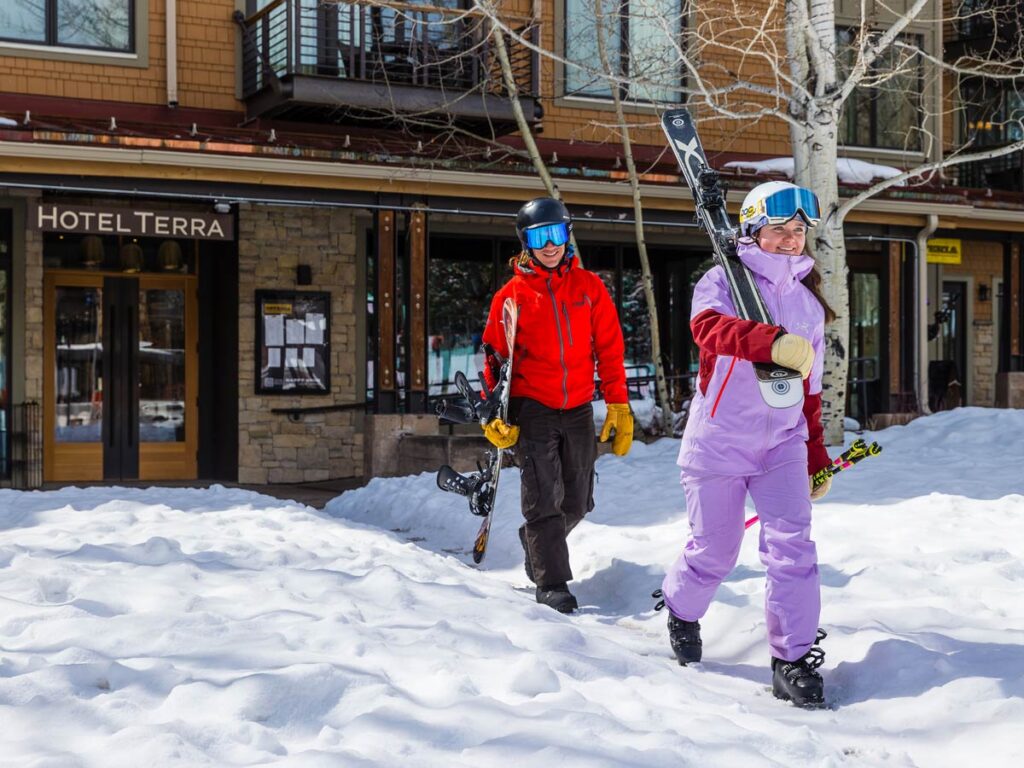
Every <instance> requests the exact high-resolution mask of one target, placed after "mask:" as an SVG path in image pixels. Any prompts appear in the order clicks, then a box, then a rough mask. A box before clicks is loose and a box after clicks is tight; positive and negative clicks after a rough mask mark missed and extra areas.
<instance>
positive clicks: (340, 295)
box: [238, 204, 365, 484]
mask: <svg viewBox="0 0 1024 768" xmlns="http://www.w3.org/2000/svg"><path fill="white" fill-rule="evenodd" d="M238 229H239V231H238V258H239V318H238V322H239V328H238V347H239V361H238V363H239V366H238V369H239V374H238V378H239V381H238V384H239V414H238V422H239V451H238V480H239V482H242V483H254V484H263V483H302V482H312V481H322V480H331V479H336V478H350V477H361V476H362V475H363V455H364V453H363V422H364V417H363V414H362V413H360V412H358V411H330V412H326V413H316V414H309V415H304V416H302V417H300V419H299V420H298V421H295V422H293V421H290V420H289V419H288V417H287V416H286V415H285V414H275V413H271V409H273V408H288V407H311V406H326V405H338V404H342V403H347V402H348V403H351V402H359V401H362V400H363V398H364V396H365V393H364V392H357V391H356V381H357V376H356V370H355V369H356V363H357V361H358V360H359V359H360V358H359V355H358V344H359V342H360V339H359V338H358V335H357V333H356V319H355V311H356V307H355V297H356V294H357V286H356V258H357V255H356V235H355V216H354V214H353V212H352V211H350V210H347V209H337V208H299V207H285V206H264V205H254V204H243V205H241V206H239V212H238ZM299 264H308V265H309V266H310V267H311V268H312V272H313V288H312V290H316V291H328V292H330V294H331V352H330V357H331V360H330V365H331V392H330V393H329V394H328V395H322V396H319V395H291V396H289V395H284V396H282V395H257V394H256V392H255V383H256V370H255V367H256V360H255V354H256V350H255V336H256V328H255V321H256V317H255V314H256V308H255V292H256V291H257V290H260V289H269V290H303V289H302V288H299V287H297V286H296V284H295V280H296V275H295V273H296V267H297V266H298V265H299ZM307 290H308V289H307ZM360 311H362V308H360Z"/></svg>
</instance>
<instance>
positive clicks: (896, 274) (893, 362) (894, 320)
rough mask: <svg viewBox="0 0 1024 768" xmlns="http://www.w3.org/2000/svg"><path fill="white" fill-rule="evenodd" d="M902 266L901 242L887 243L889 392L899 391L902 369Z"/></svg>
mask: <svg viewBox="0 0 1024 768" xmlns="http://www.w3.org/2000/svg"><path fill="white" fill-rule="evenodd" d="M902 267H903V244H902V243H889V393H890V395H892V394H894V393H896V392H900V391H901V390H902V389H903V387H902V383H903V382H902V376H901V374H902V370H901V366H900V352H901V347H902V342H903V337H902V334H901V333H900V330H901V329H900V296H901V291H900V287H901V286H900V275H901V274H902Z"/></svg>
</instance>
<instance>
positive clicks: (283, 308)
mask: <svg viewBox="0 0 1024 768" xmlns="http://www.w3.org/2000/svg"><path fill="white" fill-rule="evenodd" d="M291 313H292V305H291V304H264V305H263V314H264V315H290V314H291Z"/></svg>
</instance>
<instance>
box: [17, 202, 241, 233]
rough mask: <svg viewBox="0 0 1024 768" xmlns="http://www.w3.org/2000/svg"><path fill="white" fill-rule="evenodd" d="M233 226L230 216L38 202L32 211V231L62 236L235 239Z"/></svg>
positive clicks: (30, 215) (232, 218) (226, 214)
mask: <svg viewBox="0 0 1024 768" xmlns="http://www.w3.org/2000/svg"><path fill="white" fill-rule="evenodd" d="M234 225H235V220H234V217H233V216H232V215H231V214H229V213H212V212H211V213H205V212H198V211H163V210H154V209H142V208H100V207H97V206H89V205H62V204H54V203H39V204H38V205H36V206H34V207H33V208H32V209H31V210H30V211H29V227H30V228H31V229H35V230H38V231H40V232H60V233H61V234H79V235H125V236H128V237H185V238H189V239H194V240H234V238H235V226H234Z"/></svg>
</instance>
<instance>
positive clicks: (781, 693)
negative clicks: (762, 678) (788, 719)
mask: <svg viewBox="0 0 1024 768" xmlns="http://www.w3.org/2000/svg"><path fill="white" fill-rule="evenodd" d="M824 638H825V630H823V629H819V630H818V636H817V638H816V639H815V642H816V643H820V642H821V641H822V640H823V639H824ZM824 663H825V651H824V650H822V649H821V648H819V647H818V646H817V645H812V646H811V649H810V650H809V651H807V653H805V654H804V655H803V656H801V657H800V658H799V659H797V660H796V661H784V660H782V659H777V658H775V657H772V693H773V694H774V695H775V698H777V699H782V700H783V701H792V702H793V703H794V704H795V705H796V706H798V707H804V708H805V709H818V708H820V707H823V706H825V682H824V681H823V680H822V679H821V675H820V674H818V672H817V671H816V670H817V669H818V667H820V666H821V665H822V664H824Z"/></svg>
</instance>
